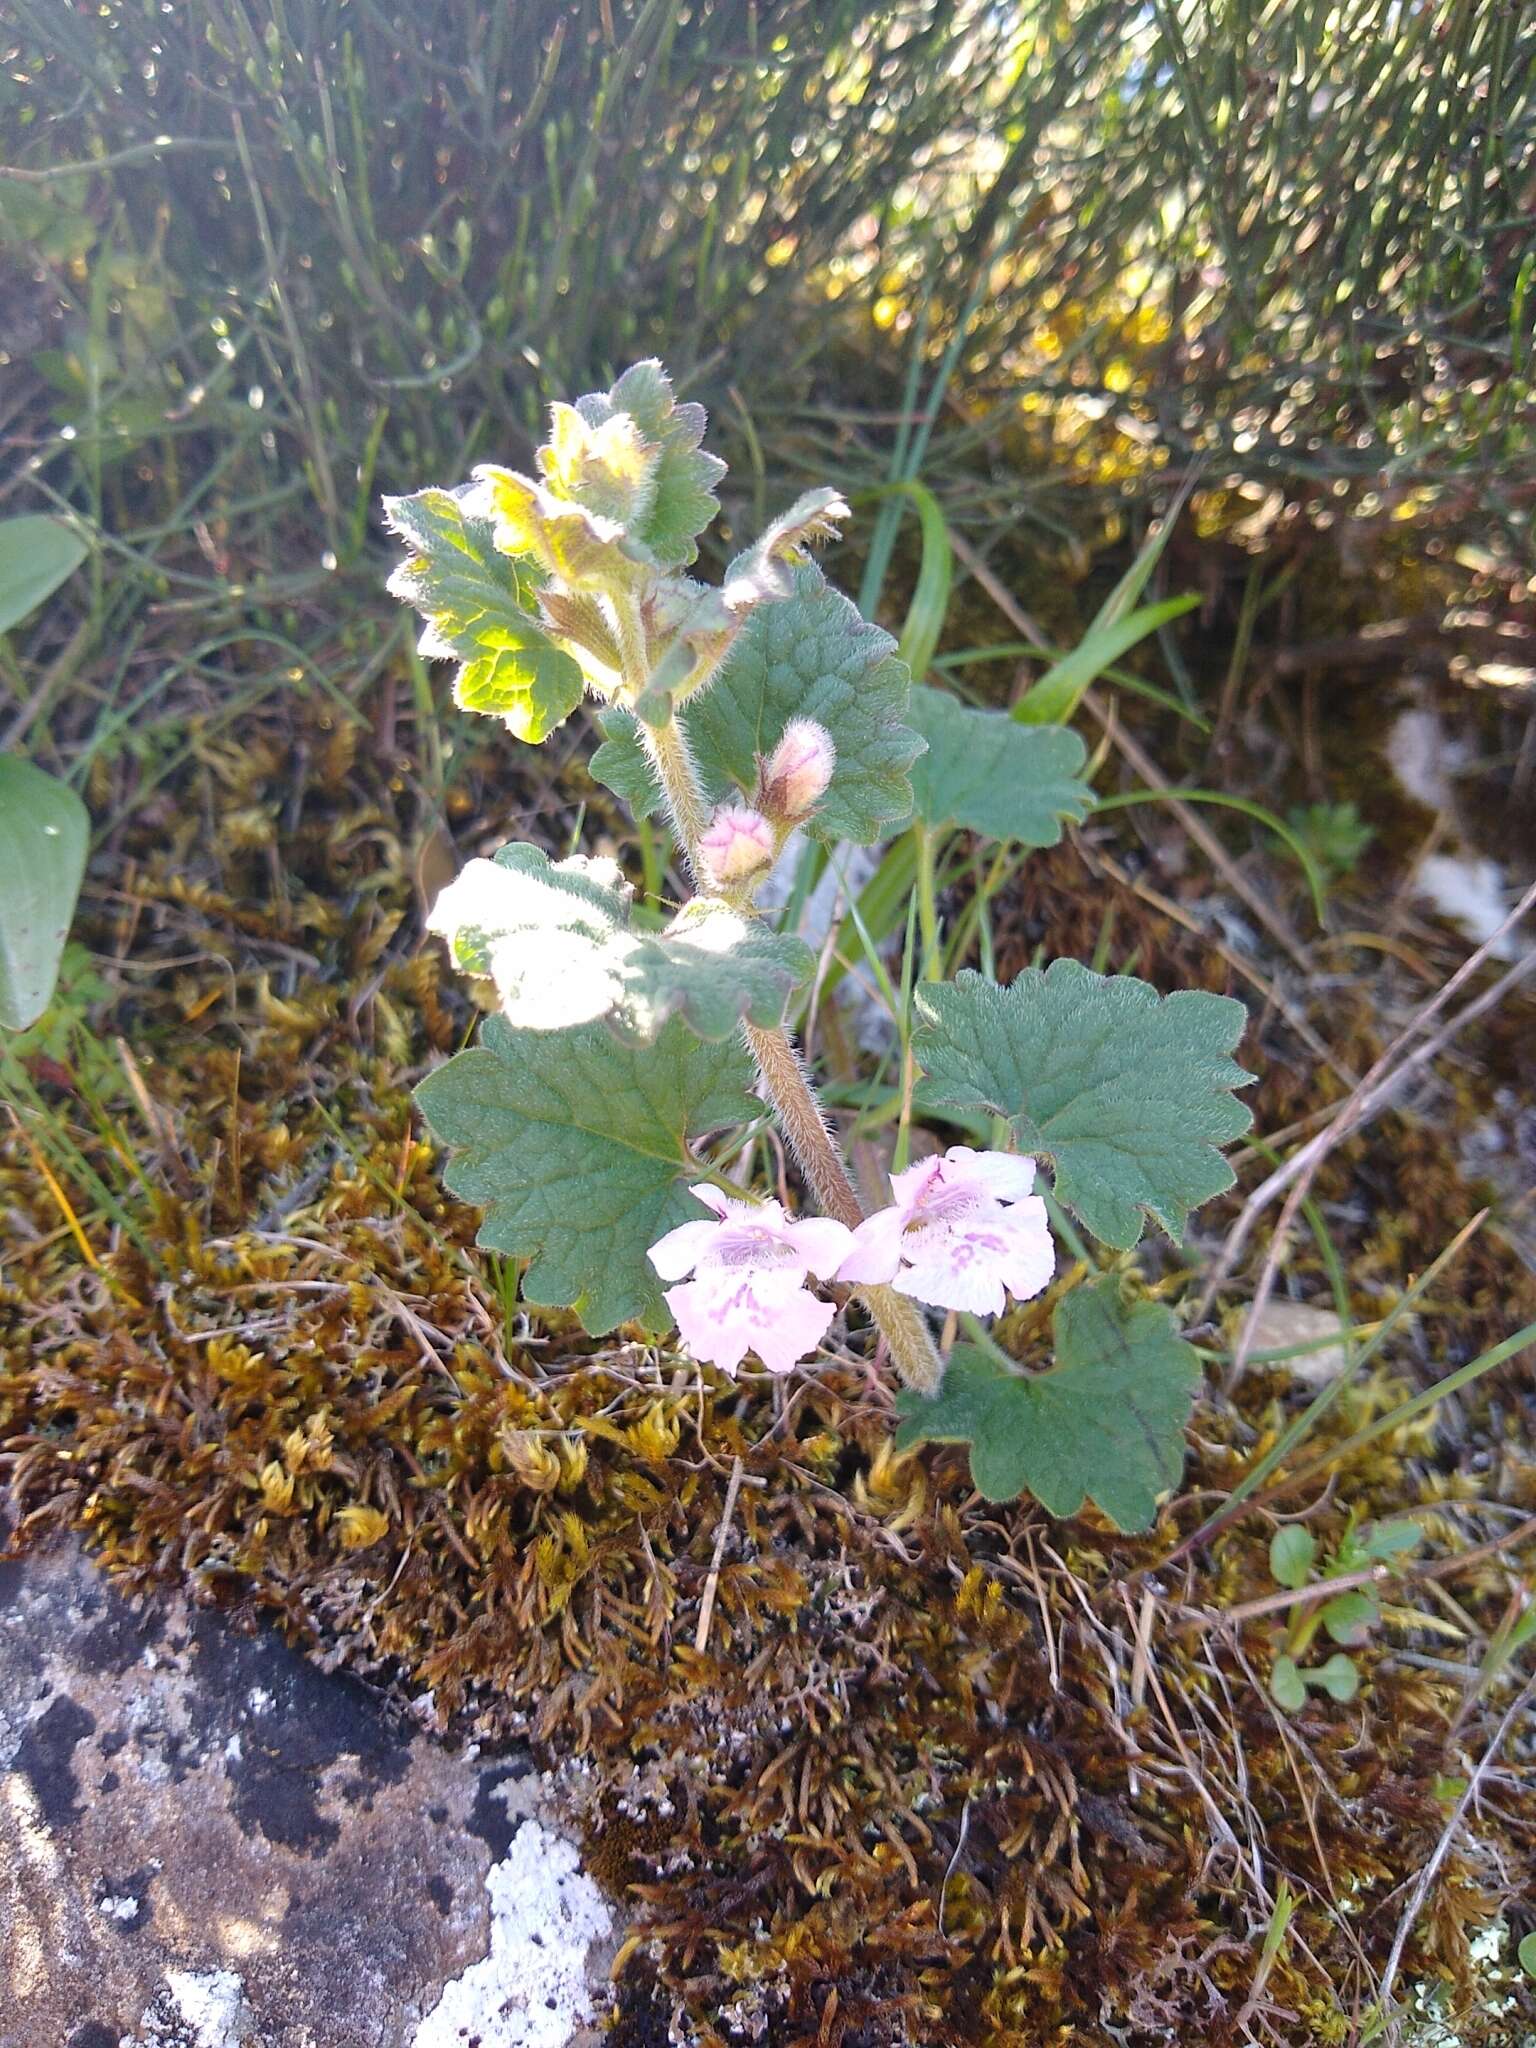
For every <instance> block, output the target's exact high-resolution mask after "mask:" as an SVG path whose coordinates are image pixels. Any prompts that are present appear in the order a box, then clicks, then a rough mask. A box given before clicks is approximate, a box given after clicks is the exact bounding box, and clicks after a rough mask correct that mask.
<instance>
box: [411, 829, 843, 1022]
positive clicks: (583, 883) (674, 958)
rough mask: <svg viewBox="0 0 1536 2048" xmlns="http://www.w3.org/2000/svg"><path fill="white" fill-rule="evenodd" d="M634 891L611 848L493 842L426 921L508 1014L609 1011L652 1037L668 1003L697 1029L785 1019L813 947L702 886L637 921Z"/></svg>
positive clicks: (591, 1017) (602, 1017)
mask: <svg viewBox="0 0 1536 2048" xmlns="http://www.w3.org/2000/svg"><path fill="white" fill-rule="evenodd" d="M633 897H634V891H633V890H632V889H631V888H630V886H629V884H628V883H627V882H626V881H625V879H624V877H623V875H622V873H621V872H620V870H619V869H618V867H617V866H616V865H615V863H614V862H612V861H610V860H590V859H587V858H586V857H585V856H583V855H581V854H576V855H574V856H573V857H572V858H571V859H569V860H562V861H551V860H550V858H549V856H548V854H546V853H545V852H544V851H543V850H542V849H541V848H540V847H537V846H528V845H523V844H517V845H512V846H504V847H502V849H501V850H500V852H499V853H498V854H497V855H496V857H495V859H494V860H490V861H486V860H477V861H471V862H470V863H469V866H468V867H467V868H465V870H464V871H463V873H462V874H461V875H460V876H459V877H458V878H457V880H456V881H453V882H451V883H450V884H449V885H448V887H447V888H446V889H445V890H443V892H442V894H441V895H440V896H439V897H438V899H437V902H436V903H435V904H434V905H433V909H432V917H431V920H430V926H431V929H432V930H433V931H435V932H440V933H442V934H443V936H444V937H445V938H446V939H447V940H448V944H449V950H450V952H451V954H452V956H453V959H454V963H455V965H457V966H458V967H461V968H463V969H464V970H465V971H466V972H467V973H470V974H488V975H489V976H490V977H491V978H492V980H494V982H495V983H496V989H497V994H498V995H499V997H500V999H501V1006H502V1011H503V1013H504V1015H505V1016H506V1018H507V1021H508V1022H509V1023H511V1024H514V1025H516V1026H518V1027H519V1028H520V1029H526V1030H536V1031H560V1030H565V1029H568V1028H569V1027H571V1026H573V1025H580V1024H594V1023H598V1022H604V1023H606V1024H607V1025H608V1026H609V1027H610V1029H611V1030H613V1031H615V1032H617V1033H618V1034H619V1036H620V1037H623V1038H628V1039H633V1040H634V1041H636V1042H637V1043H640V1044H649V1043H650V1042H651V1041H652V1040H653V1039H655V1038H656V1037H657V1036H658V1035H659V1034H660V1033H661V1032H662V1031H663V1030H664V1029H665V1027H666V1025H667V1022H668V1020H669V1019H670V1018H672V1017H674V1016H679V1017H681V1018H682V1019H683V1020H684V1021H685V1023H686V1024H687V1025H688V1027H689V1029H690V1030H692V1031H694V1032H696V1033H697V1034H698V1036H699V1037H700V1038H708V1039H721V1038H728V1037H730V1035H731V1034H732V1032H734V1031H735V1029H736V1027H737V1026H738V1025H739V1024H740V1023H741V1021H742V1019H743V1018H744V1017H746V1018H750V1019H751V1021H752V1022H753V1023H754V1024H762V1025H765V1026H771V1025H775V1024H778V1023H781V1022H782V1021H783V1016H784V1005H785V1003H786V1002H787V1001H788V999H789V997H790V995H791V994H792V993H793V991H794V990H795V989H796V988H798V987H799V986H800V985H801V984H802V983H803V982H806V981H808V980H809V979H810V977H811V974H812V972H813V970H814V968H815V965H816V957H815V955H814V953H812V951H811V949H810V947H809V946H806V945H805V944H803V943H802V942H801V941H800V940H799V939H796V938H792V937H789V936H787V935H785V934H783V933H780V932H775V931H773V930H772V929H771V928H770V927H769V926H767V925H765V924H764V923H762V921H761V920H760V919H758V918H755V917H744V916H742V915H741V913H740V912H739V911H736V910H732V909H731V908H730V907H729V906H728V905H726V904H723V903H719V902H712V901H710V900H709V899H708V898H700V899H697V900H695V901H694V902H693V903H690V904H689V905H688V906H687V907H686V908H685V910H684V911H683V913H682V915H681V916H680V917H679V918H678V919H677V920H676V921H675V922H674V923H673V924H672V925H671V926H670V927H669V928H668V929H667V930H666V931H664V932H647V931H635V930H632V929H631V927H630V922H629V917H630V909H631V905H632V902H633Z"/></svg>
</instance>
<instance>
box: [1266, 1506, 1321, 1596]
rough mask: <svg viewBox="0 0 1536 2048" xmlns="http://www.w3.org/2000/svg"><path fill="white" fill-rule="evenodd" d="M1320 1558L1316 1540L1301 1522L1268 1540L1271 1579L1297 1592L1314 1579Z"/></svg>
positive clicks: (1277, 1532)
mask: <svg viewBox="0 0 1536 2048" xmlns="http://www.w3.org/2000/svg"><path fill="white" fill-rule="evenodd" d="M1316 1557H1317V1538H1316V1537H1315V1536H1314V1535H1313V1534H1312V1532H1311V1530H1310V1529H1304V1528H1302V1526H1301V1524H1300V1523H1299V1522H1290V1523H1287V1524H1286V1526H1285V1527H1284V1528H1281V1529H1277V1530H1276V1531H1275V1533H1274V1535H1273V1536H1271V1538H1270V1539H1269V1573H1270V1577H1271V1578H1272V1579H1274V1580H1275V1581H1276V1583H1277V1584H1279V1585H1282V1586H1289V1587H1291V1588H1292V1590H1293V1591H1294V1590H1295V1589H1296V1588H1297V1587H1299V1586H1304V1585H1305V1584H1306V1583H1307V1581H1308V1579H1309V1578H1310V1577H1311V1576H1312V1566H1313V1563H1314V1562H1315V1560H1316Z"/></svg>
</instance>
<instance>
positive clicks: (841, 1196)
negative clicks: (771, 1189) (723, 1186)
mask: <svg viewBox="0 0 1536 2048" xmlns="http://www.w3.org/2000/svg"><path fill="white" fill-rule="evenodd" d="M742 1033H743V1035H744V1036H745V1038H746V1041H747V1044H748V1046H749V1047H750V1049H751V1053H752V1057H753V1058H754V1059H755V1060H756V1062H757V1070H758V1072H759V1073H760V1074H761V1075H762V1077H763V1086H764V1088H765V1089H766V1090H767V1092H768V1097H769V1100H770V1101H771V1102H772V1103H773V1106H774V1108H775V1109H776V1110H777V1111H778V1113H779V1122H780V1124H781V1125H782V1126H783V1130H784V1136H785V1137H786V1139H787V1140H788V1141H789V1149H790V1151H791V1152H792V1153H793V1154H794V1156H795V1160H796V1162H797V1164H798V1165H799V1167H800V1171H801V1172H802V1173H803V1174H804V1175H805V1177H806V1179H807V1180H808V1181H809V1182H810V1184H811V1187H812V1189H813V1191H814V1192H815V1196H816V1199H817V1201H818V1202H819V1203H820V1204H821V1206H822V1208H823V1209H824V1210H825V1211H826V1213H827V1215H829V1216H834V1217H836V1219H837V1221H838V1222H839V1223H845V1224H846V1225H847V1226H848V1228H849V1229H850V1230H856V1229H857V1228H858V1226H859V1225H860V1224H861V1223H862V1222H863V1220H864V1210H863V1207H862V1205H861V1203H860V1201H859V1197H858V1194H857V1191H856V1190H855V1188H854V1185H853V1182H852V1181H851V1180H850V1179H849V1178H848V1169H847V1167H846V1166H845V1165H844V1164H843V1155H842V1153H841V1152H840V1151H839V1150H838V1146H837V1140H836V1139H835V1138H834V1137H833V1135H832V1133H831V1131H830V1130H829V1129H828V1127H827V1120H826V1118H825V1116H823V1114H822V1110H821V1104H820V1103H819V1102H818V1101H817V1100H816V1095H815V1091H814V1090H813V1089H812V1087H811V1084H810V1081H809V1079H808V1078H807V1076H806V1071H805V1066H804V1063H803V1062H802V1060H801V1058H800V1055H799V1053H798V1052H796V1050H795V1048H794V1046H793V1045H792V1044H791V1043H790V1040H789V1035H788V1033H787V1032H786V1031H784V1030H783V1029H782V1027H776V1028H774V1029H772V1030H764V1029H763V1028H762V1026H761V1025H758V1024H743V1026H742ZM859 1292H860V1294H861V1295H862V1296H863V1298H864V1300H865V1301H866V1302H867V1304H868V1306H869V1312H870V1314H871V1315H872V1316H873V1317H874V1319H875V1325H876V1327H877V1328H878V1330H879V1332H880V1334H881V1336H882V1337H883V1338H884V1339H885V1341H886V1343H887V1345H888V1346H889V1347H890V1353H891V1360H892V1363H893V1364H894V1365H895V1367H896V1370H897V1372H898V1373H900V1375H901V1377H902V1379H903V1380H904V1381H905V1382H906V1384H907V1385H908V1386H909V1387H915V1388H916V1389H917V1391H918V1392H919V1393H922V1394H936V1393H937V1392H938V1390H939V1382H940V1380H942V1379H943V1377H944V1366H943V1362H942V1360H941V1359H940V1357H939V1354H938V1352H937V1350H936V1349H935V1348H934V1342H933V1338H932V1337H931V1336H930V1335H929V1333H928V1325H927V1324H926V1323H925V1322H924V1320H923V1317H922V1312H921V1311H920V1310H919V1309H918V1308H916V1307H915V1306H914V1305H913V1303H912V1302H910V1301H909V1300H908V1299H907V1297H906V1296H905V1295H904V1294H898V1293H897V1292H896V1290H895V1289H894V1288H892V1287H873V1286H867V1287H861V1288H860V1289H859Z"/></svg>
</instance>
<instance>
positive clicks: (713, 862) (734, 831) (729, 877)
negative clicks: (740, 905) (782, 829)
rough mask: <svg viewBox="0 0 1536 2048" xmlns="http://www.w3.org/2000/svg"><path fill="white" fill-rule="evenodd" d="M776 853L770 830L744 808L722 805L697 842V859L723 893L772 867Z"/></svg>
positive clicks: (768, 826)
mask: <svg viewBox="0 0 1536 2048" xmlns="http://www.w3.org/2000/svg"><path fill="white" fill-rule="evenodd" d="M777 851H778V841H777V840H776V839H775V837H774V831H773V827H772V826H771V825H770V824H769V822H768V820H767V819H766V818H765V817H763V816H761V814H760V813H759V812H757V811H753V810H749V809H748V808H747V806H746V805H745V804H722V805H721V806H720V808H719V809H718V810H717V811H716V812H715V815H714V816H713V817H712V818H711V819H710V821H709V824H708V826H707V828H706V829H705V831H704V832H703V833H702V834H701V835H700V838H699V855H700V858H701V859H702V860H703V862H704V865H705V867H706V868H707V869H708V870H709V874H710V879H711V880H712V881H713V882H715V883H717V884H718V885H719V886H720V887H721V888H722V889H723V888H727V887H728V886H729V885H730V884H731V883H732V882H744V881H745V880H746V878H747V877H748V875H755V874H757V873H758V872H759V870H760V869H762V868H766V867H771V866H772V864H773V858H774V855H775V854H776V853H777Z"/></svg>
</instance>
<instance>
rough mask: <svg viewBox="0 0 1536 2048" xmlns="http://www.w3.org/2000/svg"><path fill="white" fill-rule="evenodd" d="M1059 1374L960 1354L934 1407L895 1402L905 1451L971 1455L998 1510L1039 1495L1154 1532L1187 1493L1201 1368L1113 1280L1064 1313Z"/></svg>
mask: <svg viewBox="0 0 1536 2048" xmlns="http://www.w3.org/2000/svg"><path fill="white" fill-rule="evenodd" d="M1052 1328H1053V1331H1054V1335H1055V1340H1056V1363H1055V1364H1054V1365H1053V1366H1051V1367H1050V1369H1049V1370H1048V1371H1046V1372H1037V1373H1025V1372H1023V1371H1016V1370H1013V1369H1011V1368H1010V1367H1009V1366H1008V1365H1007V1364H1005V1363H1004V1362H1003V1360H1002V1359H1001V1358H1000V1357H998V1356H996V1355H995V1354H994V1353H993V1352H992V1351H990V1350H988V1351H983V1350H981V1349H980V1348H978V1347H977V1346H976V1345H973V1344H959V1345H957V1346H956V1347H955V1350H954V1352H953V1354H952V1355H951V1357H950V1361H949V1365H948V1368H947V1369H946V1371H945V1374H944V1383H943V1385H942V1386H941V1387H940V1389H939V1391H938V1393H937V1394H936V1395H935V1396H934V1397H933V1398H932V1399H927V1398H925V1397H924V1396H923V1395H921V1394H917V1393H914V1392H913V1391H911V1390H910V1389H906V1390H904V1391H903V1392H902V1393H900V1394H899V1395H898V1396H897V1399H896V1413H897V1415H898V1417H899V1418H900V1423H901V1426H900V1428H899V1429H898V1430H897V1432H896V1440H895V1448H896V1449H897V1450H898V1451H910V1450H912V1449H914V1448H915V1447H916V1446H917V1445H918V1444H921V1443H963V1444H966V1445H968V1446H969V1448H970V1459H971V1478H972V1479H973V1480H974V1482H975V1484H976V1486H977V1488H978V1489H979V1490H980V1491H981V1492H982V1493H984V1494H985V1495H986V1497H987V1499H988V1500H1012V1499H1014V1498H1015V1497H1016V1496H1017V1495H1018V1494H1021V1493H1025V1492H1028V1493H1032V1494H1033V1495H1034V1496H1035V1498H1036V1500H1038V1501H1039V1503H1040V1505H1041V1506H1042V1507H1043V1508H1044V1509H1045V1510H1046V1512H1047V1513H1048V1514H1052V1515H1056V1516H1067V1515H1075V1514H1077V1513H1079V1512H1080V1510H1081V1509H1082V1507H1083V1505H1084V1503H1085V1502H1086V1501H1089V1500H1092V1501H1094V1502H1096V1503H1097V1505H1098V1506H1099V1507H1100V1508H1101V1509H1102V1510H1103V1512H1104V1513H1105V1514H1106V1515H1108V1517H1109V1519H1110V1520H1111V1521H1112V1522H1113V1523H1114V1524H1115V1526H1116V1527H1117V1528H1119V1529H1126V1530H1135V1529H1146V1528H1149V1527H1150V1526H1151V1523H1152V1520H1153V1517H1154V1516H1155V1515H1156V1513H1157V1499H1158V1495H1159V1494H1161V1493H1164V1492H1166V1491H1167V1489H1168V1488H1169V1487H1171V1486H1174V1485H1176V1484H1177V1482H1178V1478H1179V1474H1180V1472H1181V1471H1182V1470H1183V1465H1184V1425H1185V1423H1186V1422H1187V1421H1188V1419H1189V1410H1190V1404H1191V1402H1192V1401H1193V1399H1194V1395H1195V1389H1196V1388H1197V1387H1198V1385H1199V1384H1200V1360H1199V1357H1198V1356H1197V1354H1196V1352H1195V1350H1194V1348H1193V1346H1192V1345H1189V1344H1186V1343H1185V1342H1184V1340H1183V1338H1181V1337H1180V1336H1179V1334H1178V1327H1177V1325H1176V1324H1175V1322H1174V1319H1173V1316H1172V1314H1171V1313H1170V1311H1169V1310H1168V1309H1166V1308H1164V1307H1163V1305H1162V1304H1161V1303H1160V1302H1155V1301H1146V1300H1142V1301H1134V1302H1130V1303H1127V1302H1125V1301H1124V1300H1123V1299H1122V1297H1121V1293H1120V1283H1119V1281H1118V1280H1117V1279H1116V1278H1115V1277H1114V1275H1112V1274H1109V1275H1106V1276H1105V1277H1103V1278H1102V1279H1099V1280H1093V1281H1090V1282H1089V1283H1088V1284H1087V1285H1086V1286H1084V1287H1079V1288H1076V1289H1074V1290H1073V1292H1072V1293H1071V1294H1069V1295H1067V1296H1065V1297H1064V1299H1063V1300H1062V1301H1061V1302H1060V1303H1059V1304H1058V1306H1057V1309H1056V1314H1055V1317H1054V1319H1053V1323H1052Z"/></svg>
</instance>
